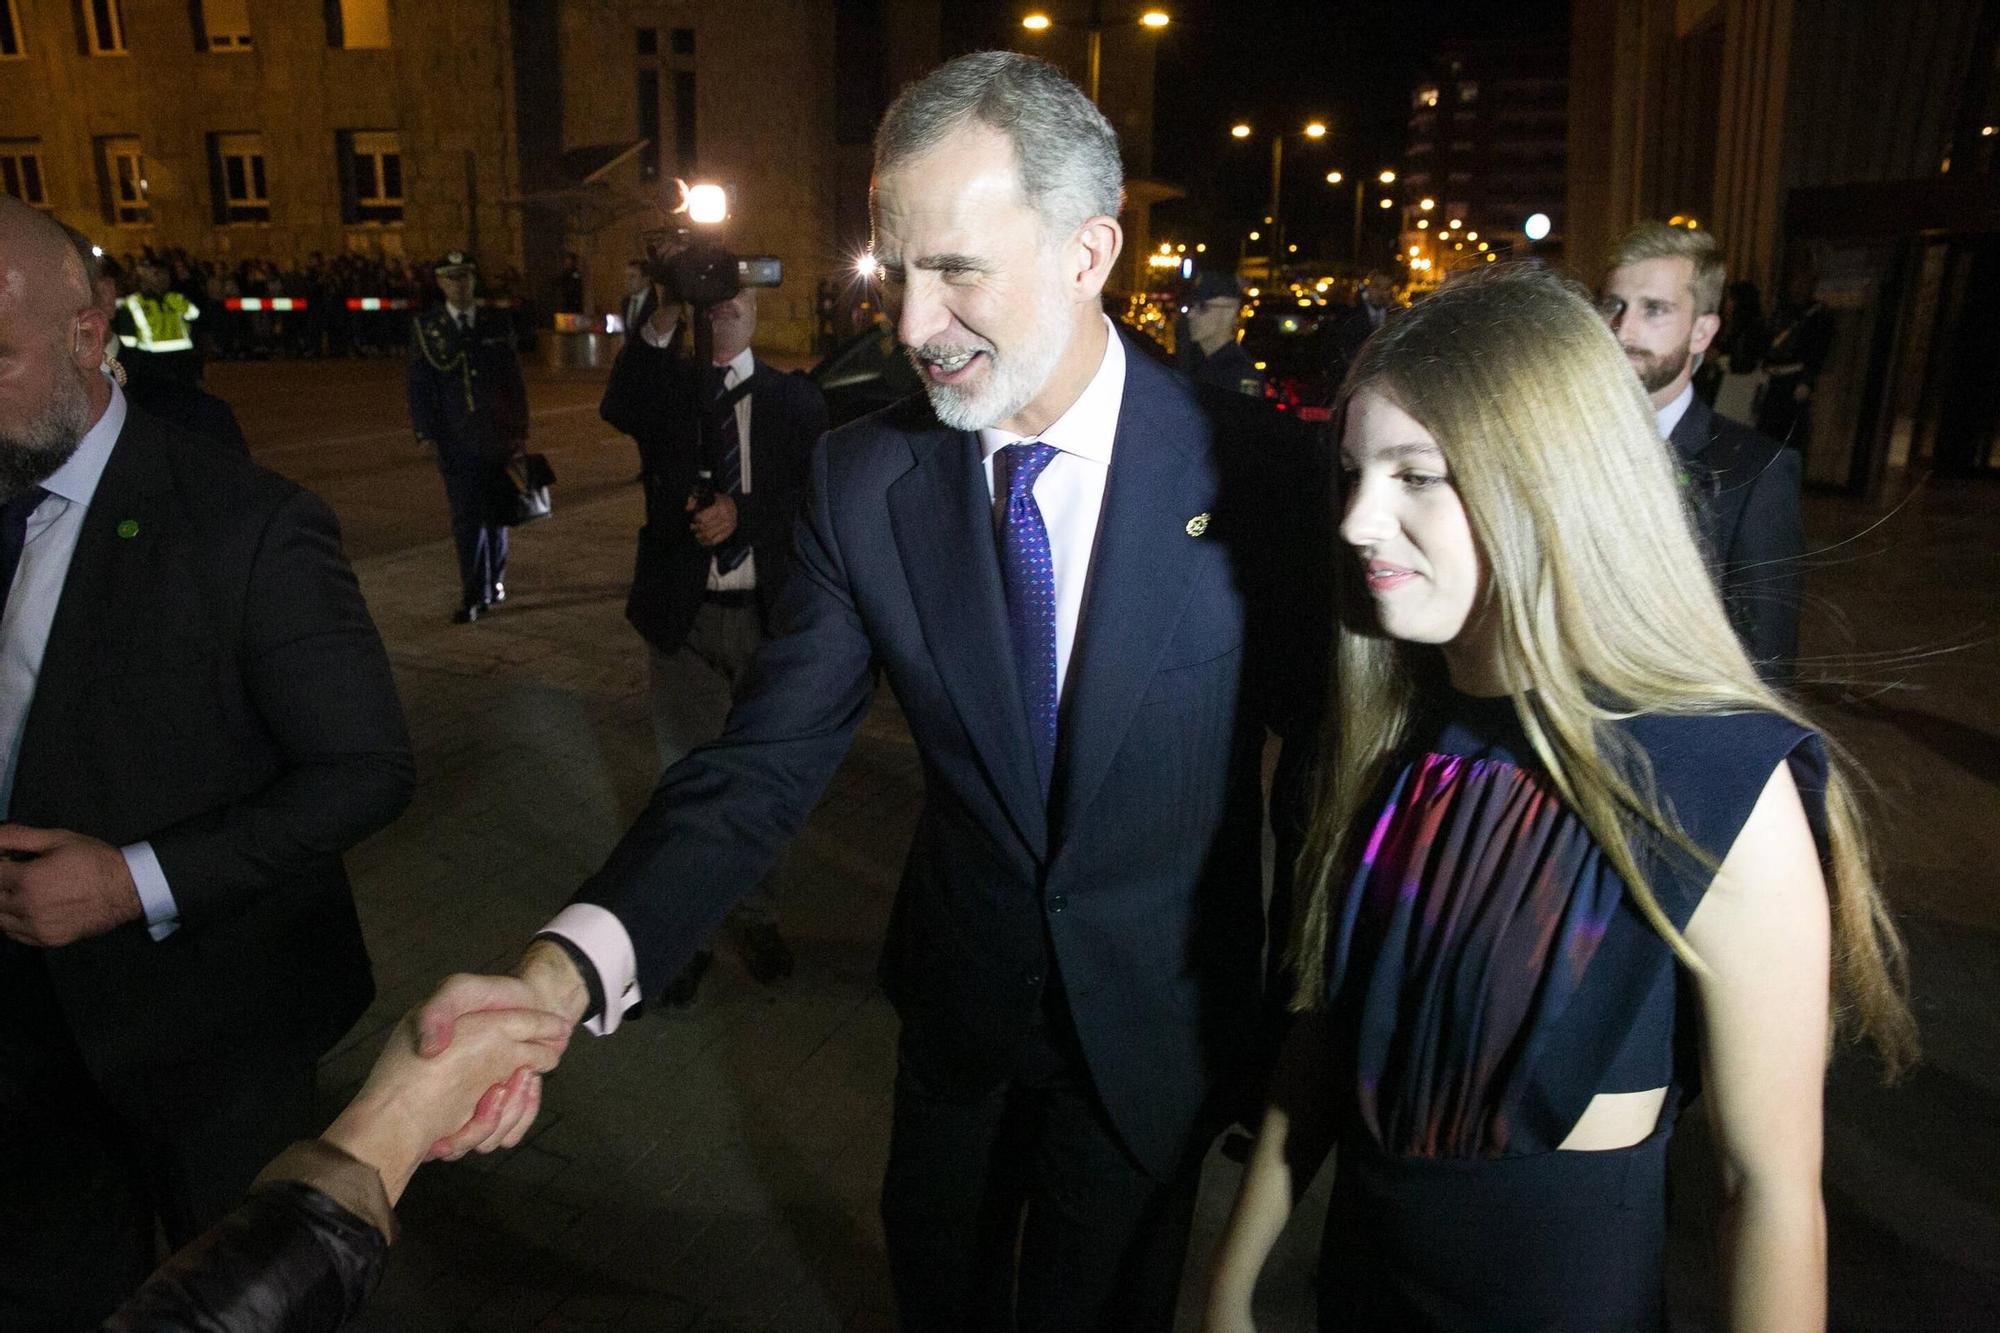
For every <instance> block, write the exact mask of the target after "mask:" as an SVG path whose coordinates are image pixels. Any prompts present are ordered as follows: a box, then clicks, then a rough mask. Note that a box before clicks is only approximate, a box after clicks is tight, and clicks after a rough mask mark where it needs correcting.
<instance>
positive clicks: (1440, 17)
mask: <svg viewBox="0 0 2000 1333" xmlns="http://www.w3.org/2000/svg"><path fill="white" fill-rule="evenodd" d="M1037 7H1039V8H1044V9H1046V10H1047V11H1048V12H1050V13H1052V14H1055V15H1056V16H1058V17H1059V18H1070V19H1074V18H1080V17H1082V16H1083V15H1084V14H1085V13H1087V12H1088V8H1089V6H1088V4H1087V3H1085V2H1084V0H1060V2H1056V3H1048V4H1044V5H1040V6H1036V5H1032V4H1025V3H1012V4H1009V3H994V2H991V0H974V2H972V3H965V2H963V0H962V2H961V3H960V4H956V5H952V6H949V7H948V13H951V17H950V18H948V20H947V23H948V31H947V34H946V40H947V43H948V44H949V45H952V46H955V47H956V48H957V49H970V48H971V47H973V46H977V45H984V44H988V43H994V42H1006V41H1007V40H1008V34H1009V32H1010V30H1011V29H1012V27H1013V25H1015V24H1017V23H1019V21H1020V17H1021V15H1023V14H1025V13H1028V12H1029V11H1030V10H1031V9H1033V8H1037ZM1148 7H1150V6H1147V5H1141V4H1136V3H1131V4H1121V3H1119V2H1118V0H1107V2H1106V3H1105V4H1104V5H1103V10H1104V13H1105V16H1106V19H1107V21H1110V20H1112V19H1126V18H1130V17H1133V16H1136V14H1137V13H1138V12H1139V11H1140V10H1141V9H1143V8H1148ZM1161 7H1162V8H1165V9H1166V10H1167V11H1168V12H1169V13H1171V14H1172V15H1173V17H1174V23H1173V26H1172V27H1171V28H1169V29H1168V30H1167V32H1166V33H1165V34H1164V35H1163V36H1162V37H1160V38H1159V39H1158V40H1159V42H1160V50H1159V59H1158V69H1157V76H1156V79H1155V83H1154V108H1155V109H1154V116H1155V134H1154V154H1153V172H1152V174H1153V175H1154V176H1155V177H1157V178H1159V179H1161V180H1165V181H1169V182H1171V183H1174V184H1176V185H1179V186H1181V187H1182V188H1184V189H1187V190H1188V191H1189V196H1190V197H1189V198H1188V199H1186V200H1182V201H1175V202H1173V203H1169V204H1166V205H1163V206H1161V207H1160V208H1158V209H1157V210H1155V212H1154V220H1155V222H1156V224H1157V226H1158V228H1159V231H1160V234H1161V235H1162V236H1171V237H1172V238H1173V239H1175V240H1178V241H1186V242H1188V243H1190V244H1191V243H1192V242H1194V241H1197V240H1206V241H1208V242H1209V243H1210V244H1211V245H1212V246H1216V247H1218V248H1221V247H1224V246H1226V247H1227V249H1228V250H1229V251H1232V252H1233V250H1234V248H1235V243H1236V240H1237V239H1238V237H1239V236H1240V235H1241V231H1242V229H1243V227H1245V226H1247V225H1252V224H1254V222H1255V221H1256V220H1257V219H1259V218H1261V217H1262V215H1263V213H1264V209H1265V204H1266V202H1267V198H1268V196H1269V193H1270V180H1271V158H1270V142H1271V140H1270V135H1271V132H1272V131H1273V130H1274V129H1276V128H1278V127H1280V126H1284V127H1286V128H1288V129H1290V130H1292V131H1293V132H1294V133H1293V134H1292V137H1290V138H1289V139H1288V140H1287V143H1286V147H1285V194H1284V197H1285V205H1284V208H1285V214H1286V217H1287V223H1288V227H1289V232H1290V237H1291V238H1292V239H1296V240H1299V241H1301V243H1302V248H1304V249H1306V250H1307V252H1308V253H1310V252H1312V251H1313V250H1315V249H1320V250H1322V251H1330V252H1333V253H1338V252H1341V251H1344V250H1345V248H1346V244H1347V243H1346V239H1345V238H1346V236H1347V228H1348V227H1349V226H1351V219H1352V217H1353V214H1352V211H1351V210H1352V208H1353V194H1352V193H1351V190H1350V189H1349V188H1348V187H1346V186H1341V187H1332V186H1328V185H1327V184H1326V183H1325V179H1324V178H1325V175H1326V173H1327V171H1329V170H1331V169H1333V168H1336V167H1337V168H1339V169H1341V170H1343V171H1347V172H1350V173H1351V172H1353V171H1355V170H1357V169H1359V170H1363V171H1366V172H1369V173H1371V174H1372V173H1373V172H1374V171H1376V170H1377V169H1379V168H1380V167H1382V166H1385V165H1398V166H1399V165H1400V156H1401V152H1402V147H1403V126H1404V122H1405V120H1406V119H1407V118H1408V115H1409V96H1410V89H1411V85H1412V83H1413V81H1414V80H1415V78H1416V75H1417V72H1418V70H1419V69H1420V68H1421V67H1422V66H1423V64H1424V63H1425V62H1426V61H1427V60H1428V59H1429V58H1430V57H1431V56H1432V55H1433V54H1434V53H1435V52H1436V51H1437V50H1438V49H1439V48H1440V47H1441V46H1445V45H1462V44H1473V43H1481V44H1483V43H1488V42H1492V43H1510V42H1526V41H1547V40H1550V39H1556V40H1560V39H1561V38H1562V37H1563V36H1564V35H1565V34H1566V33H1567V31H1568V27H1569V8H1570V6H1569V0H1344V2H1343V0H1293V2H1292V3H1279V2H1277V0H1161ZM1128 10H1129V11H1130V13H1129V14H1128V13H1127V11H1128ZM951 11H956V12H955V13H952V12H951ZM1315 117H1317V118H1320V119H1323V120H1325V121H1326V122H1327V124H1328V125H1329V126H1330V127H1331V133H1329V134H1328V135H1327V137H1326V138H1325V139H1322V140H1320V141H1319V143H1317V144H1309V143H1308V142H1307V141H1306V140H1305V139H1304V138H1303V137H1302V136H1299V135H1298V134H1297V133H1296V131H1297V130H1298V129H1299V128H1301V127H1302V126H1303V125H1304V124H1305V122H1306V121H1307V120H1309V119H1312V118H1315ZM1238 120H1248V121H1249V122H1250V123H1251V124H1252V125H1254V126H1256V127H1258V133H1257V134H1255V135H1253V136H1252V137H1251V138H1250V139H1249V140H1248V141H1244V142H1239V141H1237V140H1234V139H1231V138H1230V137H1229V127H1230V125H1232V124H1234V123H1235V122H1236V121H1238ZM1349 179H1350V180H1352V179H1353V177H1352V175H1351V174H1350V176H1349ZM1375 212H1376V210H1375V208H1374V206H1373V203H1372V200H1371V203H1370V204H1369V213H1371V214H1373V213H1375ZM1371 222H1379V219H1376V218H1371Z"/></svg>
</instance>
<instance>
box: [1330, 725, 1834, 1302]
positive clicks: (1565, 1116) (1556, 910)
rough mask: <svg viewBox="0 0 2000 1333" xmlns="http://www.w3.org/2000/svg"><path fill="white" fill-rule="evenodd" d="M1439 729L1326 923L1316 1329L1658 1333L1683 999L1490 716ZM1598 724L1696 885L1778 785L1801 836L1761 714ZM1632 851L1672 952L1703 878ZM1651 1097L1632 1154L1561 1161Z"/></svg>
mask: <svg viewBox="0 0 2000 1333" xmlns="http://www.w3.org/2000/svg"><path fill="white" fill-rule="evenodd" d="M1443 711H1444V713H1445V716H1443V717H1442V718H1441V719H1440V720H1438V721H1436V722H1434V723H1432V724H1429V725H1427V726H1425V727H1423V728H1422V729H1421V734H1422V736H1423V740H1422V742H1421V743H1420V744H1418V745H1417V746H1415V747H1414V748H1413V750H1412V757H1411V758H1410V759H1409V761H1408V762H1407V763H1406V764H1404V765H1403V766H1402V768H1401V769H1400V771H1398V772H1397V773H1396V774H1395V775H1394V777H1393V778H1392V779H1391V780H1390V782H1389V783H1388V784H1387V787H1386V794H1385V797H1384V800H1383V801H1382V803H1381V805H1379V806H1378V807H1376V809H1375V812H1374V814H1373V816H1372V817H1371V818H1370V820H1369V823H1368V827H1367V833H1366V836H1365V839H1364V841H1363V843H1362V845H1361V847H1360V848H1359V849H1358V858H1357V862H1356V865H1355V868H1354V870H1353V873H1352V874H1351V875H1349V876H1348V877H1347V879H1346V882H1345V888H1344V890H1343V891H1342V892H1341V894H1340V896H1339V897H1338V898H1337V899H1336V900H1335V902H1334V904H1333V916H1332V920H1331V922H1330V927H1329V938H1328V946H1327V950H1328V951H1327V996H1326V998H1327V1017H1328V1019H1329V1027H1330V1030H1331V1032H1332V1042H1333V1057H1334V1059H1333V1067H1334V1071H1335V1076H1334V1084H1333V1086H1334V1089H1335V1096H1336V1097H1337V1098H1338V1102H1337V1105H1336V1113H1337V1122H1338V1131H1339V1147H1338V1156H1337V1160H1336V1168H1335V1177H1334V1188H1333V1201H1332V1205H1331V1208H1330V1210H1329V1213H1328V1217H1327V1226H1326V1233H1325V1235H1326V1239H1325V1242H1324V1248H1323V1252H1322V1257H1321V1266H1320V1283H1319V1303H1320V1323H1321V1327H1322V1328H1323V1329H1326V1330H1332V1329H1341V1330H1364V1329H1366V1330H1374V1329H1382V1330H1388V1329H1394V1330H1397V1331H1398V1333H1404V1331H1406V1330H1423V1329H1439V1330H1443V1329H1465V1330H1473V1329H1477V1330H1481V1331H1482V1333H1489V1331H1491V1330H1502V1329H1508V1330H1512V1329H1522V1330H1525V1329H1535V1330H1586V1329H1587V1330H1592V1331H1593V1333H1597V1331H1600V1330H1609V1329H1657V1328H1660V1327H1663V1326H1664V1314H1663V1309H1662V1300H1663V1296H1662V1291H1663V1283H1662V1275H1661V1262H1662V1257H1663V1252H1664V1249H1665V1242H1666V1197H1665V1189H1666V1146H1667V1139H1668V1137H1669V1136H1670V1135H1671V1134H1672V1132H1673V1125H1674V1120H1675V1117H1676V1115H1677V1113H1678V1111H1679V1109H1680V1107H1681V1105H1682V1104H1683V1102H1684V1101H1685V1100H1686V1098H1687V1097H1688V1096H1689V1095H1691V1094H1692V1092H1693V1090H1694V1087H1695V1079H1696V1073H1697V1069H1698V1045H1697V1040H1696V1039H1697V1037H1698V1031H1699V1024H1698V1019H1697V1015H1696V1011H1695V1010H1694V1007H1693V999H1694V996H1693V989H1692V985H1691V983H1690V979H1689V978H1688V977H1687V976H1685V975H1684V973H1683V971H1682V969H1681V967H1680V966H1679V965H1678V964H1677V962H1676V960H1675V959H1674V956H1673V954H1672V952H1671V950H1670V949H1669V948H1668V946H1667V944H1666V942H1665V940H1663V939H1662V938H1661V937H1660V935H1659V934H1658V933H1657V932H1656V931H1654V929H1653V928H1652V927H1651V926H1650V925H1649V924H1647V922H1646V920H1645V918H1644V917H1643V916H1641V915H1640V913H1639V911H1638V908H1637V906H1636V905H1635V904H1634V902H1633V901H1632V899H1631V897H1630V895H1629V894H1628V893H1627V892H1626V890H1625V882H1624V880H1623V879H1622V878H1621V877H1620V876H1619V874H1618V873H1617V872H1616V871H1615V870H1614V869H1613V868H1612V866H1611V864H1610V862H1609V861H1608V860H1607V859H1606V858H1605V856H1604V854H1603V852H1602V851H1601V850H1600V849H1599V847H1598V845H1597V843H1596V842H1595V841H1594V840H1593V839H1592V837H1591V835H1590V833H1589V830H1588V829H1586V828H1585V827H1584V824H1583V822H1582V821H1581V820H1580V819H1578V818H1577V816H1576V815H1575V814H1574V813H1572V812H1571V811H1570V810H1569V809H1568V808H1567V807H1566V806H1565V805H1564V804H1563V803H1562V801H1561V799H1560V798H1559V797H1558V795H1557V790H1556V787H1555V785H1554V783H1553V782H1551V781H1550V780H1549V778H1548V776H1547V774H1546V772H1545V771H1544V770H1543V769H1542V767H1541V766H1540V764H1539V763H1538V761H1537V760H1536V758H1535V754H1534V750H1533V748H1532V747H1531V746H1530V745H1529V744H1528V741H1527V737H1526V735H1525V733H1524V732H1523V730H1522V728H1521V725H1520V722H1519V720H1518V718H1517V717H1516V715H1515V712H1514V705H1513V702H1512V700H1510V699H1507V698H1504V697H1503V698H1475V697H1472V696H1469V695H1459V694H1452V695H1449V696H1448V697H1447V699H1446V701H1445V707H1444V710H1443ZM1618 726H1619V729H1620V730H1622V732H1623V733H1624V735H1625V736H1626V737H1628V738H1629V739H1630V741H1631V742H1632V744H1633V746H1634V748H1636V749H1637V750H1638V751H1640V752H1642V753H1643V754H1644V755H1645V757H1646V758H1647V760H1648V761H1649V762H1650V765H1651V769H1652V784H1653V789H1654V793H1655V796H1656V798H1657V799H1658V800H1659V801H1661V803H1662V804H1663V807H1664V808H1665V809H1667V810H1668V811H1669V812H1670V813H1671V814H1672V815H1673V816H1674V818H1675V819H1676V820H1677V821H1678V822H1679V824H1680V826H1681V827H1682V829H1683V830H1684V831H1685V832H1686V833H1687V834H1688V836H1689V837H1690V838H1691V839H1692V841H1693V842H1694V843H1695V845H1696V846H1698V847H1700V848H1701V849H1702V850H1703V851H1704V852H1705V853H1707V855H1708V856H1710V857H1712V858H1714V861H1715V862H1717V863H1719V862H1720V861H1721V860H1722V859H1723V857H1724V856H1726V855H1727V854H1728V851H1729V848H1730V846H1731V844H1732V843H1734V842H1735V840H1736V835H1737V834H1738V832H1740V831H1741V829H1742V828H1743V825H1744V822H1745V821H1746V820H1747V819H1748V818H1749V816H1750V811H1751V808H1752V807H1753V806H1754V805H1755V804H1756V802H1757V798H1758V796H1759V795H1760V794H1761V793H1762V791H1763V789H1764V786H1765V784H1766V783H1767V782H1768V781H1769V780H1770V776H1771V773H1772V771H1773V770H1774V769H1775V768H1776V767H1777V765H1778V764H1779V763H1780V762H1786V761H1789V763H1790V764H1791V766H1792V774H1793V777H1794V780H1795V781H1796V782H1797V784H1798V788H1799V791H1800V795H1801V797H1802V798H1803V800H1804V803H1805V806H1806V810H1807V812H1808V818H1809V819H1810V820H1811V821H1812V822H1813V824H1814V832H1815V834H1816V835H1822V834H1823V830H1822V827H1821V826H1822V824H1823V799H1824V789H1825V783H1826V777H1825V773H1826V759H1825V755H1824V752H1823V750H1822V749H1821V746H1820V743H1819V740H1818V738H1817V737H1816V736H1815V735H1813V734H1812V733H1811V732H1808V731H1806V730H1804V729H1802V728H1800V727H1798V726H1796V725H1794V724H1793V723H1791V722H1789V721H1786V720H1785V719H1783V718H1780V717H1776V716H1774V715H1771V714H1768V713H1738V714H1731V715H1727V716H1698V717H1687V716H1665V715H1649V716H1643V717H1639V718H1635V719H1632V720H1630V721H1628V722H1624V723H1620V724H1618ZM1641 790H1642V791H1643V790H1645V788H1644V787H1641ZM1821 845H1822V848H1823V847H1824V838H1823V836H1822V841H1821ZM1635 850H1636V851H1637V852H1638V855H1639V863H1640V865H1641V867H1642V868H1643V869H1644V870H1645V872H1646V875H1647V879H1648V883H1649V884H1650V885H1651V887H1652V889H1653V892H1654V895H1655V896H1656V897H1657V899H1658V900H1659V903H1660V905H1661V907H1662V908H1663V909H1664V910H1665V912H1666V914H1667V916H1668V918H1669V919H1670V920H1671V921H1672V922H1673V923H1674V925H1675V926H1676V927H1677V928H1685V927H1686V925H1687V922H1688V919H1689V918H1690V917H1691V916H1692V915H1693V914H1694V910H1695V908H1696V906H1697V905H1698V904H1699V903H1700V902H1701V898H1702V895H1703V893H1704V892H1705V891H1706V890H1707V887H1708V884H1709V881H1710V880H1711V879H1713V877H1714V876H1713V869H1712V867H1709V866H1704V865H1702V864H1701V863H1700V862H1698V861H1696V860H1695V859H1694V858H1692V857H1690V856H1688V855H1687V854H1686V853H1685V852H1683V851H1678V850H1674V849H1671V848H1659V847H1645V846H1641V847H1639V848H1636V849H1635ZM1662 1087H1664V1088H1666V1089H1667V1101H1666V1106H1665V1108H1664V1110H1663V1111H1662V1113H1661V1116H1660V1120H1659V1125H1658V1128H1657V1129H1656V1130H1655V1131H1654V1132H1653V1134H1652V1135H1651V1136H1650V1137H1648V1138H1647V1139H1646V1140H1645V1141H1644V1142H1641V1143H1639V1144H1637V1145H1635V1146H1633V1147H1630V1148H1625V1149H1620V1150H1616V1151H1606V1152H1577V1151H1567V1152H1565V1151H1561V1150H1559V1148H1558V1145H1559V1144H1561V1143H1562V1142H1563V1140H1564V1139H1565V1138H1567V1137H1568V1135H1569V1132H1570V1130H1571V1129H1572V1128H1574V1127H1575V1125H1576V1123H1577V1121H1578V1120H1579V1119H1580V1118H1581V1117H1582V1115H1583V1112H1584V1110H1585V1108H1586V1107H1587V1106H1588V1105H1589V1104H1590V1099H1591V1098H1592V1097H1594V1096H1596V1095H1597V1094H1598V1093H1600V1092H1645V1091H1650V1090H1652V1089H1656V1088H1662Z"/></svg>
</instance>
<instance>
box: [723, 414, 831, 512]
mask: <svg viewBox="0 0 2000 1333" xmlns="http://www.w3.org/2000/svg"><path fill="white" fill-rule="evenodd" d="M779 384H780V385H781V386H782V389H781V392H779V393H777V394H774V395H773V396H772V398H773V404H772V405H773V406H774V407H778V408H780V409H781V410H782V411H783V412H784V423H785V427H784V432H783V434H782V435H779V436H777V437H776V438H777V439H778V440H779V441H781V443H782V448H781V449H780V450H778V451H775V453H774V456H773V457H771V458H769V459H766V458H764V457H762V456H761V455H758V454H754V453H753V454H752V455H751V458H750V466H751V479H752V481H753V482H754V483H755V485H754V486H753V487H752V489H751V490H750V492H749V493H748V494H746V495H743V496H741V497H739V498H738V499H737V502H736V525H737V528H738V530H739V531H740V532H741V533H742V534H743V540H745V541H747V542H749V544H750V545H752V546H763V545H765V544H767V543H769V542H774V541H783V540H784V539H785V538H786V537H787V536H788V535H789V534H790V533H791V531H792V522H793V520H794V519H796V518H797V517H798V512H799V505H800V503H801V502H803V500H804V499H805V491H806V485H807V479H808V476H809V474H810V473H811V471H812V456H813V447H814V446H815V445H817V444H818V443H819V437H820V436H822V435H824V434H826V395H824V394H822V393H821V392H820V391H819V386H818V385H817V384H814V383H813V382H812V381H811V380H809V379H807V378H806V377H805V376H804V375H787V376H785V377H784V378H783V379H781V380H780V381H779ZM755 411H756V409H755V408H754V407H753V408H752V412H753V414H754V412H755ZM756 428H757V427H756V417H755V416H754V415H753V416H752V417H751V431H752V433H753V434H754V433H755V432H756Z"/></svg>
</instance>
